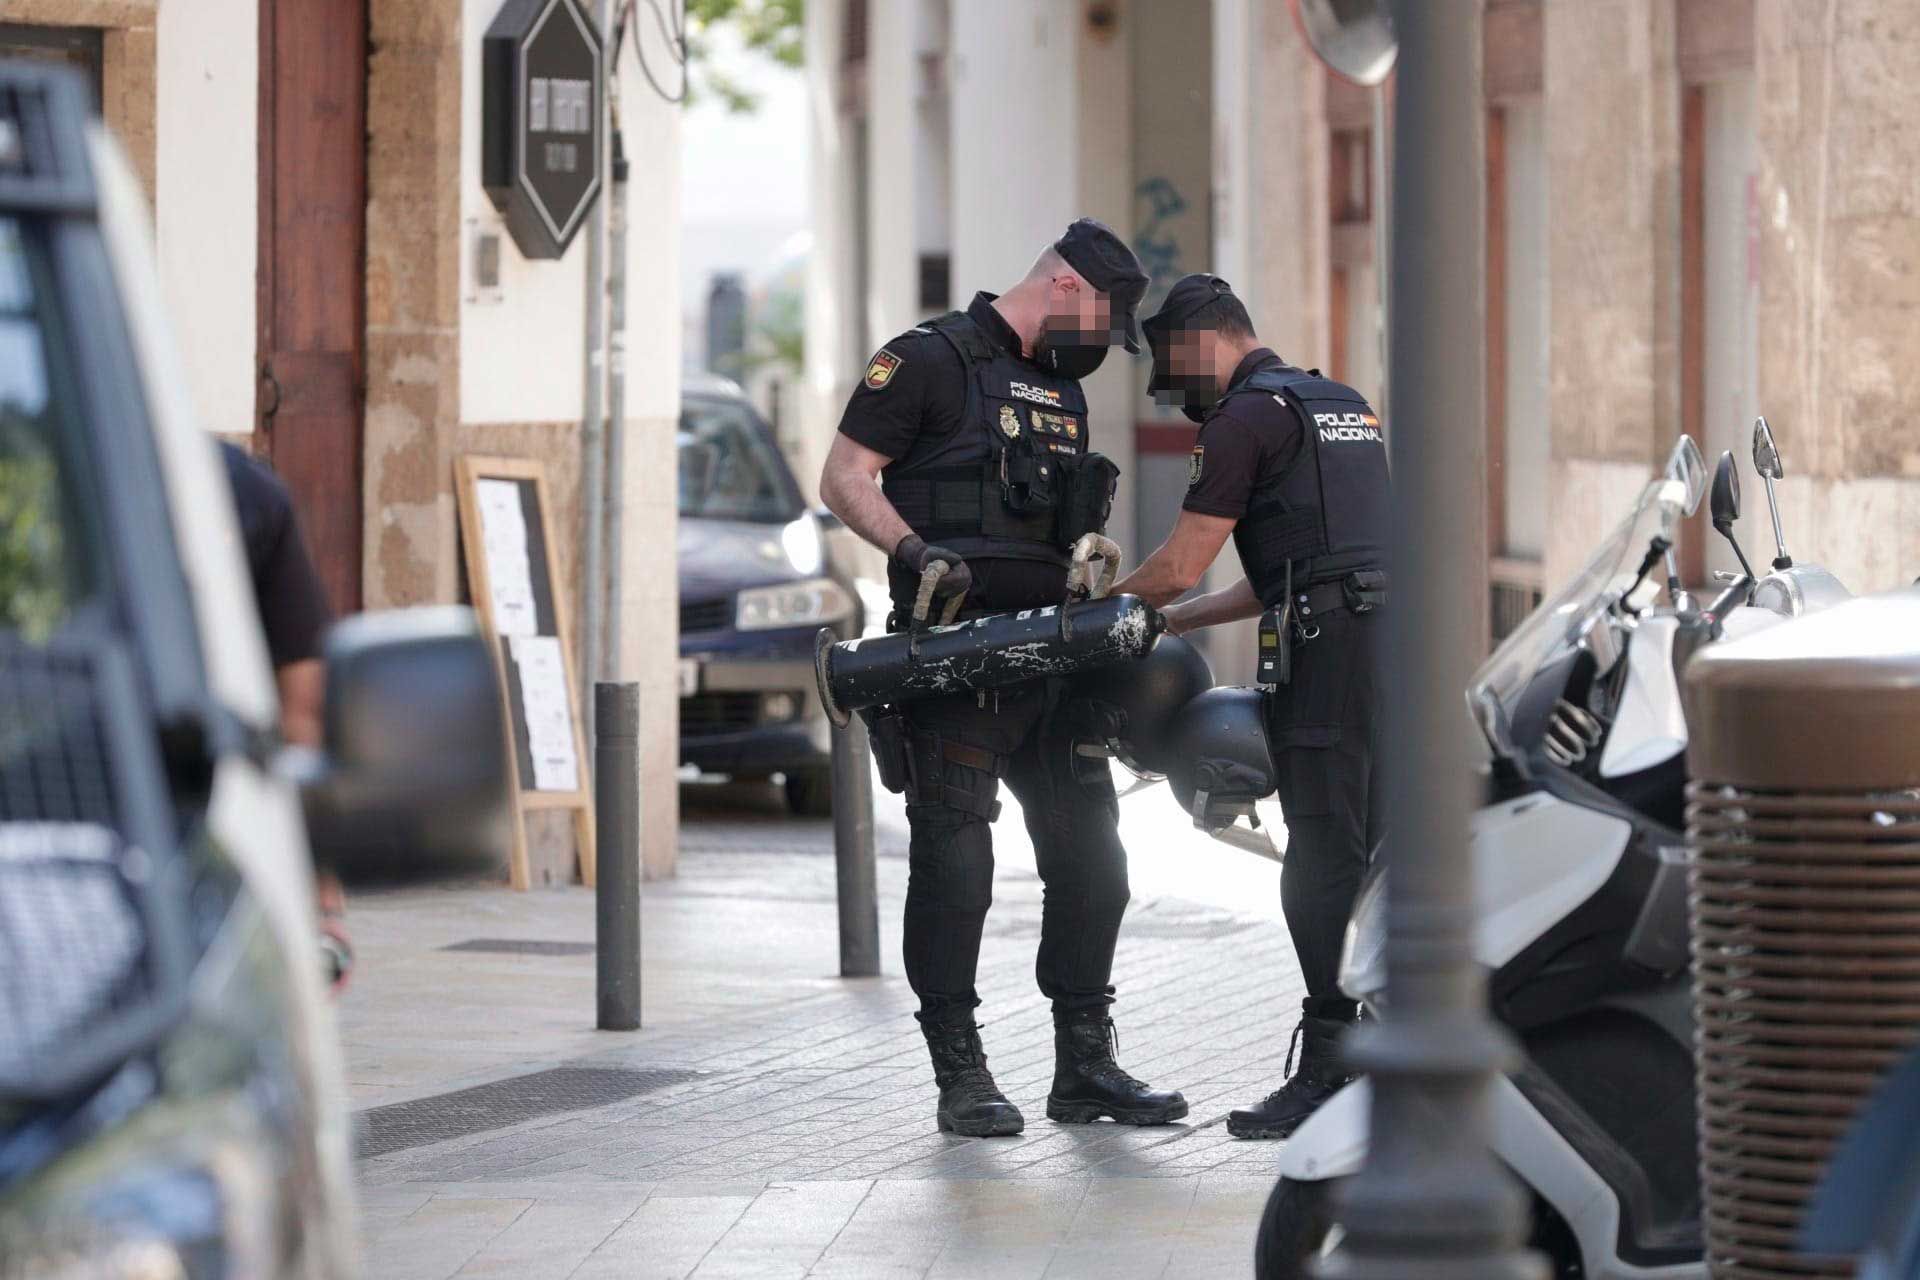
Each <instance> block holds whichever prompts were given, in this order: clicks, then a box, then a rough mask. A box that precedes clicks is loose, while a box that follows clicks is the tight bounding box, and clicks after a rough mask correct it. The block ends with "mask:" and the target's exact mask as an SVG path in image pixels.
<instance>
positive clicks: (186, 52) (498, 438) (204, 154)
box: [0, 0, 680, 884]
mask: <svg viewBox="0 0 1920 1280" xmlns="http://www.w3.org/2000/svg"><path fill="white" fill-rule="evenodd" d="M502 2H503V0H4V3H0V54H5V55H12V56H21V55H24V56H30V57H31V56H42V57H53V58H56V59H61V60H66V61H70V62H77V63H79V64H81V65H84V66H87V68H88V69H89V70H90V71H91V73H92V74H93V76H94V78H95V81H96V83H97V85H98V86H99V100H100V103H101V107H102V115H103V118H104V120H105V122H106V123H107V124H108V125H109V126H110V127H111V128H112V129H113V131H114V132H115V133H116V134H117V135H118V136H119V138H120V141H121V143H122V145H123V146H125V147H126V149H127V150H128V151H129V152H130V153H131V155H132V157H133V160H134V164H135V167H136V169H137V170H138V171H139V172H140V174H141V175H142V177H143V178H144V179H145V181H146V184H147V190H148V194H149V196H150V197H151V198H152V200H153V203H154V211H155V225H156V237H157V246H156V247H157V250H158V255H159V259H160V267H161V278H162V282H163V285H164V286H165V288H166V290H167V294H168V298H167V301H168V305H169V310H170V313H171V315H172V317H173V319H174V323H175V329H176V336H177V338H178V340H179V343H180V345H181V346H182V348H183V350H184V354H185V358H186V363H187V366H188V374H189V380H190V382H191V384H192V387H193V390H194V393H195V396H196V399H197V402H198V406H199V409H200V411H201V413H202V415H203V417H204V419H205V421H206V425H207V427H208V429H209V430H210V431H213V432H216V433H219V434H221V435H223V436H226V437H227V438H230V439H235V440H241V441H245V442H247V443H248V444H249V445H250V447H252V448H253V449H254V450H255V451H256V452H257V453H260V454H263V455H265V456H267V457H268V458H269V459H270V460H271V461H272V462H273V464H274V465H275V467H276V469H278V470H280V471H281V473H282V475H283V476H284V477H286V478H287V479H288V481H289V483H290V485H291V486H292V487H293V489H294V491H295V495H296V499H297V501H298V502H299V503H300V506H301V509H302V517H303V520H304V521H305V523H306V525H307V528H308V532H309V535H310V540H312V541H313V542H315V543H316V547H317V551H318V555H319V558H320V560H321V567H322V571H323V574H325V576H326V577H327V580H328V585H329V588H330V590H331V592H332V594H333V595H334V596H335V603H336V607H341V608H353V607H366V608H383V607H394V606H402V605H413V604H422V603H432V602H446V601H456V600H461V599H462V598H463V595H464V592H465V587H464V578H463V572H462V565H461V550H460V540H459V534H458V529H457V525H456V503H455V493H454V461H455V459H456V458H457V457H459V456H460V455H463V454H473V453H480V454H499V455H508V456H514V457H521V458H530V459H537V460H539V461H541V462H542V463H544V464H545V467H546V472H547V476H548V481H549V486H550V490H549V496H550V500H551V502H552V504H553V507H554V510H553V512H552V513H551V514H552V523H553V525H554V528H555V531H556V541H557V542H558V544H559V545H558V546H557V548H556V551H557V554H558V560H559V564H560V571H561V576H562V579H563V581H565V582H568V583H575V584H577V582H578V576H579V575H578V571H577V568H576V566H577V563H578V544H579V541H580V538H579V531H580V527H581V512H580V499H579V488H580V481H579V476H580V469H581V468H580V440H581V430H582V429H581V422H582V418H583V413H584V400H585V393H584V387H585V378H586V363H585V350H584V349H585V326H586V311H587V276H586V270H585V266H586V243H587V236H586V234H585V233H584V232H583V233H582V234H580V235H577V236H576V237H575V238H574V240H573V242H572V244H571V245H570V246H569V248H568V249H567V251H566V254H565V256H563V257H561V258H559V259H557V260H552V261H534V260H529V259H526V258H524V257H522V256H521V255H520V254H519V252H518V251H517V249H516V248H515V247H514V244H513V241H512V239H511V238H510V237H509V236H507V235H505V233H504V230H503V225H502V221H501V219H500V217H499V215H498V214H497V213H496V212H495V211H494V209H493V206H492V204H491V202H490V201H489V199H488V197H487V195H486V192H485V190H484V189H483V188H482V186H481V181H480V160H479V154H480V134H481V93H480V88H479V76H480V67H481V57H480V41H481V37H482V35H483V33H484V32H485V30H486V28H487V26H488V25H489V24H490V23H491V21H492V20H493V18H494V16H495V14H496V13H497V12H498V11H499V10H500V9H501V6H502ZM589 9H591V5H589ZM633 34H635V35H637V36H638V37H639V38H640V39H644V40H648V41H649V42H658V41H659V39H660V36H659V33H658V30H657V28H655V27H654V26H653V25H652V24H649V23H644V22H643V23H640V24H638V28H637V30H636V31H635V32H634V33H633ZM647 53H648V56H649V57H650V58H652V59H653V60H654V62H655V64H656V65H667V64H668V55H667V53H666V51H665V50H664V49H663V48H660V47H650V48H649V49H648V50H647ZM619 89H620V102H621V105H622V114H623V122H624V126H625V138H626V151H627V154H628V156H629V157H630V158H631V161H632V175H633V177H632V182H631V186H630V194H629V199H628V206H627V218H628V247H629V253H628V260H627V264H626V265H627V280H628V294H629V297H630V298H632V299H634V304H633V305H632V306H631V307H630V308H629V310H628V333H627V352H628V354H627V357H626V364H627V397H626V423H625V428H626V431H627V433H628V440H629V445H628V447H627V449H626V451H625V460H626V466H625V474H623V475H622V476H620V477H618V478H617V482H618V484H619V485H620V490H621V494H620V496H621V497H622V499H623V503H624V517H625V523H624V538H625V563H626V564H628V565H642V564H650V563H657V562H658V561H659V558H660V556H661V555H662V554H663V549H664V554H666V555H667V556H669V557H671V555H672V547H673V544H674V525H675V520H676V503H675V499H674V494H673V485H674V475H675V472H674V469H673V468H672V467H671V466H668V465H663V464H662V463H661V462H660V452H661V450H662V449H665V448H669V447H670V442H671V441H672V439H673V435H674V430H675V425H676V423H677V421H678V417H679V369H680V326H679V320H678V317H679V313H680V308H679V300H678V292H679V285H678V268H677V261H678V252H679V249H678V241H679V188H678V166H679V109H678V107H677V105H675V104H672V103H669V102H667V101H665V100H663V99H662V98H661V97H660V96H659V95H658V94H657V93H655V92H654V90H653V89H651V88H650V87H649V86H648V84H647V82H646V80H645V79H643V77H642V75H641V73H640V71H639V69H638V66H637V64H636V62H635V60H634V57H633V50H632V49H631V47H629V48H628V50H627V52H626V56H625V58H624V60H623V61H622V63H621V64H620V68H619ZM489 237H492V238H494V239H495V243H496V244H497V245H498V258H497V271H498V278H497V280H496V279H490V280H488V281H486V282H484V285H483V282H482V281H481V280H479V279H478V276H477V273H478V270H479V262H480V259H481V248H482V245H483V242H484V241H485V240H486V239H488V238H489ZM489 261H490V262H492V261H493V259H492V256H491V252H489ZM314 440H320V441H321V442H322V443H321V445H320V446H315V445H314V444H313V443H312V442H313V441H314ZM650 444H651V445H657V446H658V447H657V448H652V447H649V446H650ZM316 452H319V453H321V454H322V455H323V456H320V457H315V456H314V455H315V453H316ZM570 594H571V595H572V596H573V597H574V599H573V601H572V603H573V606H574V609H575V612H576V613H577V611H578V605H579V601H578V596H579V591H578V590H577V588H576V589H572V590H571V591H570ZM676 594H677V593H676V586H675V581H674V577H673V575H671V574H666V575H660V574H633V575H631V580H630V581H628V582H627V583H625V584H624V591H623V597H622V615H623V623H624V625H623V626H622V627H621V652H620V653H619V654H618V655H616V657H615V659H614V661H615V663H616V665H617V671H618V675H619V678H622V679H635V680H638V681H640V683H641V688H642V714H643V718H644V720H645V722H646V723H647V726H648V729H647V732H646V733H644V734H643V735H642V741H643V743H644V744H645V746H644V748H643V750H644V752H645V753H646V756H645V758H644V759H643V761H642V768H641V772H642V805H641V809H642V828H643V830H642V845H643V856H644V858H645V860H646V864H647V868H648V871H649V872H650V873H652V874H656V875H661V874H670V873H671V871H672V868H673V860H674V850H675V845H676V840H677V823H678V811H677V806H678V789H677V784H676V780H675V771H676V769H677V767H678V764H679V761H678V758H677V749H676V745H675V744H676V743H677V740H678V729H677V716H678V691H677V685H676V673H675V665H676V659H677V656H678V653H677V643H676V636H675V634H674V632H673V630H672V629H671V628H661V627H659V626H657V625H654V624H653V620H654V619H658V618H661V617H672V616H673V615H674V612H675V610H676V608H677V601H676ZM575 632H576V643H577V633H578V626H577V624H576V627H575ZM583 683H584V681H583ZM528 820H529V835H530V837H531V839H530V844H531V853H532V855H533V867H532V874H533V881H534V883H535V884H540V883H562V882H565V881H566V880H568V879H570V878H571V877H572V874H573V853H574V850H573V849H572V845H571V840H572V836H571V831H570V828H569V826H568V824H567V822H566V821H565V820H564V817H563V816H562V815H560V814H557V813H553V812H530V813H529V814H528Z"/></svg>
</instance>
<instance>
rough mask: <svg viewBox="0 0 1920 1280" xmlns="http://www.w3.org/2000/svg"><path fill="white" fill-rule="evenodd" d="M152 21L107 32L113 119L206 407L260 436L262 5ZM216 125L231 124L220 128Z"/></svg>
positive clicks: (223, 426)
mask: <svg viewBox="0 0 1920 1280" xmlns="http://www.w3.org/2000/svg"><path fill="white" fill-rule="evenodd" d="M0 7H3V6H0ZM147 23H148V25H147V26H145V27H144V28H142V27H121V28H112V29H109V30H108V31H107V32H106V35H105V40H104V42H103V50H102V52H103V55H104V59H105V62H106V66H105V68H104V70H105V82H106V104H105V107H106V115H107V120H108V122H109V124H111V125H112V127H113V129H114V132H115V134H116V135H117V136H119V138H120V139H121V142H122V143H123V144H124V145H125V146H126V147H127V148H128V151H129V154H130V156H131V158H132V159H133V163H134V167H135V169H136V170H137V171H138V172H139V173H140V174H141V176H142V178H143V179H144V180H145V182H146V187H147V194H148V195H149V196H151V197H153V198H154V232H155V242H156V247H157V249H158V256H159V267H160V279H161V283H162V286H163V287H164V288H165V290H166V297H167V305H168V309H169V313H170V316H171V318H172V320H173V322H174V324H175V326H176V328H175V332H176V333H177V334H178V336H179V339H180V351H181V355H182V356H183V357H184V358H185V361H186V367H187V379H188V382H189V384H190V385H191V386H192V388H193V396H194V407H195V408H197V409H198V410H199V411H200V414H201V418H202V421H203V422H204V423H205V425H206V427H207V428H208V429H209V430H212V431H219V432H226V433H233V434H240V433H245V432H250V431H252V430H253V393H254V379H255V377H256V376H257V370H258V366H257V365H256V364H255V349H256V347H257V346H258V345H259V333H258V330H257V327H256V310H257V307H256V304H257V301H258V297H259V294H258V288H257V285H256V281H255V275H254V268H255V261H256V259H257V258H258V256H259V244H260V221H259V219H260V182H259V167H260V141H259V104H260V14H259V5H258V4H256V3H251V2H250V0H212V2H210V3H206V4H191V5H180V4H173V5H166V6H164V7H162V8H161V9H160V11H159V13H158V15H157V16H155V15H153V14H149V15H148V17H147ZM156 58H157V65H156ZM143 120H144V126H145V127H144V129H143V128H142V127H141V126H142V122H143ZM210 120H219V121H221V122H222V124H221V127H219V128H217V129H211V128H208V127H207V122H208V121H210ZM156 155H157V156H158V160H157V169H156V158H155V157H156ZM162 173H164V174H165V175H166V177H165V180H164V181H157V179H158V177H159V174H162Z"/></svg>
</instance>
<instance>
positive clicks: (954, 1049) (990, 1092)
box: [920, 1014, 1027, 1138]
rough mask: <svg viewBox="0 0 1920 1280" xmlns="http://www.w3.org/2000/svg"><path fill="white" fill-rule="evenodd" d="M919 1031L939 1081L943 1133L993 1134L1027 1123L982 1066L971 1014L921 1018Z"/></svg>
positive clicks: (984, 1058)
mask: <svg viewBox="0 0 1920 1280" xmlns="http://www.w3.org/2000/svg"><path fill="white" fill-rule="evenodd" d="M920 1030H921V1031H922V1032H923V1033H924V1034H925V1035H926V1037H927V1052H928V1054H930V1055H931V1056H932V1058H933V1081H934V1083H935V1084H937V1085H939V1086H940V1110H939V1112H938V1119H939V1122H940V1129H941V1131H942V1132H944V1133H958V1134H961V1135H963V1136H965V1137H969V1138H997V1137H1004V1136H1006V1135H1008V1134H1014V1133H1018V1132H1020V1131H1021V1130H1022V1129H1024V1128H1026V1127H1027V1121H1026V1118H1025V1117H1024V1116H1022V1115H1021V1114H1020V1108H1018V1107H1016V1106H1014V1105H1013V1104H1012V1103H1011V1102H1008V1101H1007V1097H1006V1095H1005V1094H1003V1093H1001V1092H1000V1086H998V1085H996V1084H995V1083H994V1082H993V1073H992V1072H990V1071H988V1070H987V1054H986V1050H984V1049H983V1048H981V1047H980V1028H978V1027H976V1026H975V1025H974V1024H973V1017H972V1015H970V1014H969V1015H967V1016H966V1017H964V1018H963V1019H961V1020H959V1021H953V1022H946V1021H940V1022H927V1021H922V1022H921V1024H920Z"/></svg>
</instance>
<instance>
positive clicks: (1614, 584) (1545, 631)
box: [1467, 478, 1689, 752]
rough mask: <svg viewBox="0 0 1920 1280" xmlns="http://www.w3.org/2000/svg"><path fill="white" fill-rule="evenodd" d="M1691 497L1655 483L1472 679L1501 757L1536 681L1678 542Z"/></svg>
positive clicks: (1472, 696) (1470, 691) (1474, 704)
mask: <svg viewBox="0 0 1920 1280" xmlns="http://www.w3.org/2000/svg"><path fill="white" fill-rule="evenodd" d="M1688 497H1689V490H1688V486H1687V484H1686V483H1685V482H1683V481H1681V480H1676V479H1670V478H1669V479H1659V480H1653V481H1649V482H1648V484H1647V487H1646V488H1645V489H1643V490H1641V492H1640V496H1639V498H1638V499H1636V500H1635V502H1634V504H1633V506H1632V508H1631V509H1630V510H1629V511H1628V512H1627V515H1626V518H1625V519H1623V520H1621V522H1620V523H1619V524H1618V525H1616V526H1614V529H1613V532H1611V533H1609V534H1608V535H1607V536H1606V537H1605V538H1603V539H1601V541H1600V545H1599V546H1598V547H1597V548H1595V550H1594V552H1593V554H1592V555H1591V556H1590V557H1588V559H1587V563H1586V564H1585V565H1584V566H1582V567H1581V569H1580V571H1579V572H1578V573H1576V574H1574V575H1573V578H1572V579H1571V580H1570V581H1569V582H1568V583H1567V585H1566V586H1564V587H1562V588H1561V589H1560V590H1559V591H1558V592H1556V593H1555V594H1554V596H1553V597H1552V598H1551V599H1550V600H1548V601H1546V602H1545V603H1544V604H1542V605H1541V606H1540V607H1539V608H1538V609H1535V610H1534V611H1533V612H1532V613H1531V614H1530V615H1528V617H1527V620H1526V621H1525V622H1523V623H1521V624H1520V625H1519V627H1517V628H1516V629H1515V630H1514V632H1513V634H1512V635H1510V636H1508V637H1507V638H1506V639H1505V640H1503V641H1502V642H1501V644H1500V647H1499V648H1498V649H1495V650H1494V651H1493V656H1492V657H1490V658H1488V659H1487V660H1486V662H1485V663H1483V664H1482V665H1481V667H1480V669H1479V670H1478V671H1476V672H1474V673H1473V680H1472V682H1471V683H1470V684H1469V685H1468V686H1467V703H1468V705H1469V707H1470V708H1471V709H1472V710H1473V713H1474V715H1475V716H1476V717H1477V718H1478V719H1479V721H1480V724H1481V727H1482V728H1483V729H1484V730H1485V731H1486V733H1487V736H1488V738H1489V739H1490V740H1491V741H1492V743H1493V745H1494V747H1495V749H1496V750H1500V751H1503V752H1504V751H1510V750H1511V747H1512V744H1511V743H1509V742H1506V741H1505V740H1504V738H1505V726H1506V725H1508V724H1510V723H1512V720H1513V711H1514V705H1515V704H1516V703H1517V702H1518V701H1519V698H1520V695H1521V694H1522V693H1523V692H1524V691H1525V690H1526V687H1527V685H1528V683H1529V682H1530V681H1531V680H1532V679H1533V675H1534V673H1535V672H1536V671H1538V670H1540V668H1541V667H1542V666H1544V665H1545V664H1546V663H1547V662H1549V661H1550V660H1552V659H1553V658H1554V657H1555V656H1557V655H1558V654H1560V653H1562V652H1564V650H1565V649H1566V648H1567V647H1568V646H1570V645H1572V644H1574V643H1575V642H1577V641H1578V640H1579V639H1580V637H1581V636H1583V635H1585V634H1586V633H1587V630H1588V629H1589V628H1590V627H1591V626H1592V625H1593V624H1594V622H1595V621H1596V620H1597V618H1598V616H1599V615H1600V613H1601V612H1602V611H1604V610H1605V609H1606V608H1607V607H1608V606H1610V605H1611V604H1612V603H1613V602H1614V601H1615V600H1616V599H1618V598H1619V596H1620V593H1621V592H1623V591H1625V590H1626V589H1627V587H1628V586H1629V585H1630V584H1631V583H1632V581H1633V575H1634V572H1635V571H1636V570H1637V569H1639V567H1640V560H1641V558H1642V557H1643V556H1645V555H1646V553H1647V549H1648V546H1649V545H1650V544H1651V543H1652V541H1653V539H1654V538H1655V537H1664V538H1667V539H1668V540H1669V541H1671V540H1672V538H1673V536H1674V529H1675V526H1676V525H1678V523H1679V521H1680V518H1681V516H1682V515H1684V514H1685V512H1686V507H1687V501H1688Z"/></svg>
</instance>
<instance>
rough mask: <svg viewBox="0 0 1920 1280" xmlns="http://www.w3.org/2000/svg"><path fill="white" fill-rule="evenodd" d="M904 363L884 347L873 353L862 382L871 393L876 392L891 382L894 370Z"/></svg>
mask: <svg viewBox="0 0 1920 1280" xmlns="http://www.w3.org/2000/svg"><path fill="white" fill-rule="evenodd" d="M902 363H904V362H903V361H902V360H901V359H900V357H899V356H897V355H895V354H893V352H891V351H889V350H887V349H886V348H885V347H882V348H880V350H878V351H876V352H874V353H873V359H872V360H869V361H868V362H867V376H866V378H865V379H864V381H865V382H866V384H867V388H868V389H869V390H871V391H878V390H880V388H882V387H884V386H886V385H887V384H888V383H889V382H891V381H893V374H894V370H896V369H898V368H899V367H900V366H901V364H902Z"/></svg>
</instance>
